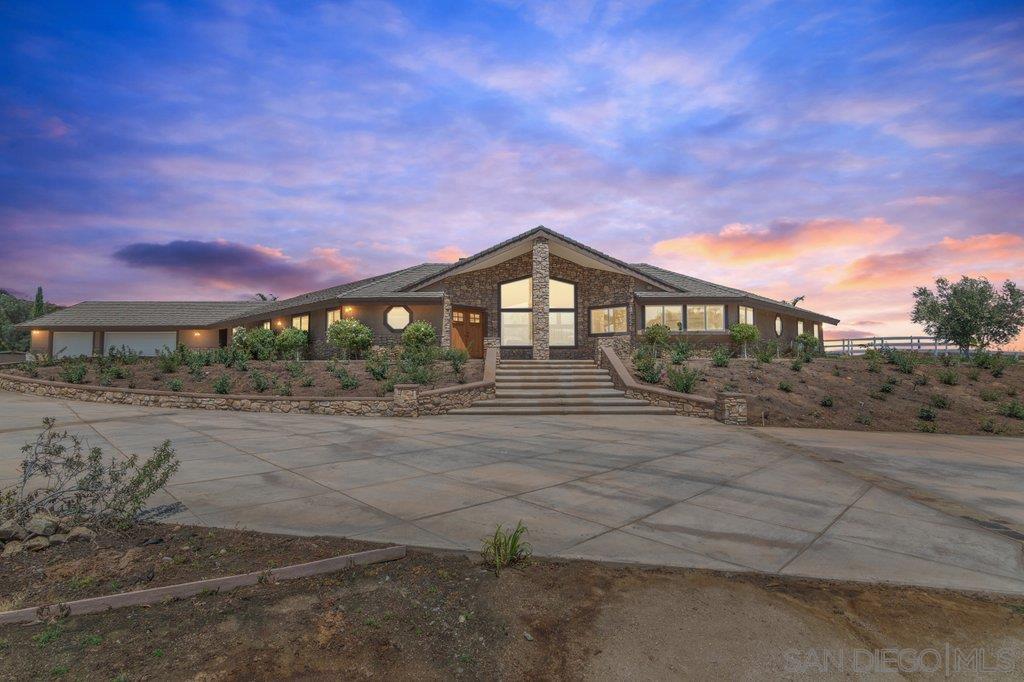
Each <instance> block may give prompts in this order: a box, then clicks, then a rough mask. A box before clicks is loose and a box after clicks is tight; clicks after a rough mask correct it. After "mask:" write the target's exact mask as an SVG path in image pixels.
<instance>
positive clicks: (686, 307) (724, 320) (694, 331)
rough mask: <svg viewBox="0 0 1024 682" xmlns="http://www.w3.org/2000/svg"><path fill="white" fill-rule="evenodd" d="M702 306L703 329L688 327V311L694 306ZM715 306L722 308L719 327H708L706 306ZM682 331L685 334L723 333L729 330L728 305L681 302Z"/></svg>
mask: <svg viewBox="0 0 1024 682" xmlns="http://www.w3.org/2000/svg"><path fill="white" fill-rule="evenodd" d="M698 306H699V307H702V308H704V329H690V311H689V309H690V308H691V307H692V308H696V307H698ZM712 306H713V307H716V308H721V309H722V327H721V329H708V308H709V307H712ZM683 331H684V332H686V333H687V334H723V333H725V332H728V331H729V306H728V305H727V304H725V303H685V304H683Z"/></svg>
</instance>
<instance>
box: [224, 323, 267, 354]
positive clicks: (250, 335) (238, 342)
mask: <svg viewBox="0 0 1024 682" xmlns="http://www.w3.org/2000/svg"><path fill="white" fill-rule="evenodd" d="M275 339H276V337H275V336H274V332H273V330H270V329H265V328H263V327H256V328H255V329H245V328H244V327H238V328H236V329H235V330H234V332H233V334H232V340H231V344H232V345H233V346H236V347H238V348H241V349H242V350H244V351H246V352H247V353H248V355H249V357H252V358H256V359H257V360H273V359H275V358H276V357H277V347H276V344H275Z"/></svg>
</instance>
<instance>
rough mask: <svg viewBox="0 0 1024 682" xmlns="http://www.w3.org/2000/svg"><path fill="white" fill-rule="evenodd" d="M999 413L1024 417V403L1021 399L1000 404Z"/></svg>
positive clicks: (1019, 417) (1006, 415)
mask: <svg viewBox="0 0 1024 682" xmlns="http://www.w3.org/2000/svg"><path fill="white" fill-rule="evenodd" d="M999 414H1001V415H1003V416H1004V417H1012V418H1013V419H1024V403H1022V402H1021V401H1019V400H1011V401H1010V402H1008V403H1003V404H1002V405H1000V406H999Z"/></svg>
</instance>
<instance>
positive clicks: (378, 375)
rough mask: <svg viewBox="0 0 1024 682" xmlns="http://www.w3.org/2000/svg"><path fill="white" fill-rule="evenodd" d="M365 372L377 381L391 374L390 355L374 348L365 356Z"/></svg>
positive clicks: (381, 349)
mask: <svg viewBox="0 0 1024 682" xmlns="http://www.w3.org/2000/svg"><path fill="white" fill-rule="evenodd" d="M366 371H367V372H369V373H370V376H372V377H373V378H374V379H376V380H377V381H383V380H384V379H386V378H387V376H388V374H390V373H391V355H390V354H389V353H388V352H387V351H386V350H384V349H383V348H374V349H372V350H370V351H369V352H368V353H367V354H366Z"/></svg>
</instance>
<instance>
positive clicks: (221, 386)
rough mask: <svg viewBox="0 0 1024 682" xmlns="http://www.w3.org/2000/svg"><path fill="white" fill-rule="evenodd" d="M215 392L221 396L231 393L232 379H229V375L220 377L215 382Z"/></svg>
mask: <svg viewBox="0 0 1024 682" xmlns="http://www.w3.org/2000/svg"><path fill="white" fill-rule="evenodd" d="M213 392H214V393H220V394H221V395H226V394H228V393H231V377H229V376H228V375H227V374H222V375H220V376H219V377H218V378H217V379H216V380H215V381H214V382H213Z"/></svg>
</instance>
